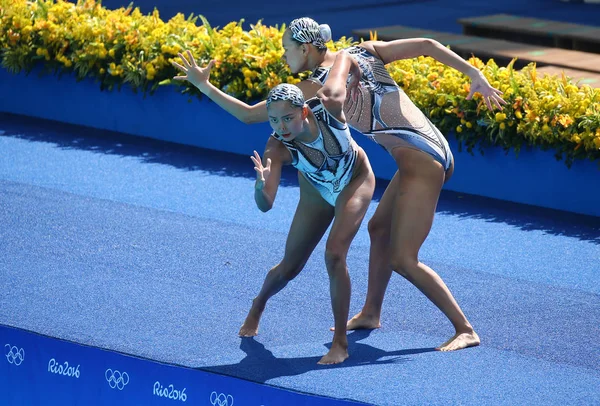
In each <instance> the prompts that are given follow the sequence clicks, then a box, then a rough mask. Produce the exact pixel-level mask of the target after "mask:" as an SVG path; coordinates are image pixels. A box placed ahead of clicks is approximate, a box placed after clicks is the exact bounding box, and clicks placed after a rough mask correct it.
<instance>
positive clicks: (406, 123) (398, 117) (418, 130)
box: [308, 46, 454, 170]
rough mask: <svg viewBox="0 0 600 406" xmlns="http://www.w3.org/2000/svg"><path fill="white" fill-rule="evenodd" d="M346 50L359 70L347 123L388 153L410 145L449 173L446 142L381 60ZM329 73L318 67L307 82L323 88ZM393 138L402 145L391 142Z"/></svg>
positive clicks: (347, 109) (348, 102)
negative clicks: (357, 95)
mask: <svg viewBox="0 0 600 406" xmlns="http://www.w3.org/2000/svg"><path fill="white" fill-rule="evenodd" d="M345 51H346V52H348V53H349V54H350V55H351V56H352V57H353V58H354V60H356V62H357V63H358V65H359V66H360V69H361V71H362V76H361V79H360V81H361V84H362V86H361V88H360V92H359V93H360V95H359V97H358V101H357V102H353V101H352V100H350V99H347V100H346V103H344V114H345V115H346V119H347V120H348V124H349V125H350V126H351V127H352V128H354V129H355V130H357V131H359V132H361V133H363V134H364V135H366V136H367V137H369V138H371V139H372V140H373V141H375V142H376V143H378V144H379V145H381V146H382V147H383V148H385V149H386V150H387V151H388V152H389V153H391V152H392V150H393V149H394V148H395V147H398V146H402V145H403V144H404V145H406V144H410V146H412V147H414V148H416V149H419V150H421V151H424V152H426V153H428V154H429V155H431V156H432V157H433V158H434V159H435V160H436V161H438V162H439V163H440V164H441V165H442V166H443V167H444V169H445V170H448V169H449V168H450V166H451V165H452V162H453V159H454V158H453V156H452V152H451V151H450V146H449V145H448V141H446V138H445V137H444V135H443V134H442V133H441V132H440V131H439V130H438V129H437V127H436V126H435V125H433V123H432V122H431V121H429V119H428V118H427V117H426V116H425V115H424V114H423V112H422V111H421V110H419V108H417V107H416V106H415V105H414V103H413V102H412V101H411V100H410V99H409V97H408V96H407V95H406V93H404V91H403V90H402V89H401V88H400V87H398V85H397V84H396V82H395V81H394V80H393V79H392V77H391V76H390V74H389V73H388V71H387V69H386V68H385V65H384V64H383V61H381V59H379V58H377V57H376V56H374V55H373V54H371V53H370V52H369V51H367V50H366V49H364V48H362V47H360V46H351V47H348V48H346V49H345ZM330 70H331V67H319V68H317V69H316V70H315V71H314V72H313V73H312V75H311V76H310V77H309V78H308V80H312V81H313V82H316V83H319V84H320V85H323V84H325V81H326V80H327V77H328V76H329V72H330ZM384 98H385V99H386V101H385V103H384V102H383V101H384ZM390 98H391V99H390ZM394 139H400V140H403V141H404V143H402V142H398V141H396V142H394Z"/></svg>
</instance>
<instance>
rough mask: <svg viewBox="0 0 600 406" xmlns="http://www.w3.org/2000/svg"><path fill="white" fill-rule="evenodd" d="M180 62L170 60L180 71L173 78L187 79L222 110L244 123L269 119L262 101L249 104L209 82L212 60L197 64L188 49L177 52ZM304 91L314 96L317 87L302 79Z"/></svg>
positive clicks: (308, 95) (307, 95)
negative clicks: (180, 52) (184, 51)
mask: <svg viewBox="0 0 600 406" xmlns="http://www.w3.org/2000/svg"><path fill="white" fill-rule="evenodd" d="M179 57H180V58H181V64H178V63H177V62H172V64H173V66H175V67H176V68H177V69H179V70H180V71H181V73H182V74H180V75H178V76H175V77H174V78H173V79H174V80H180V81H183V80H187V81H188V82H190V83H191V84H192V85H194V86H195V87H196V88H197V89H198V90H200V91H201V92H202V93H204V94H205V95H206V96H207V97H208V98H209V99H211V100H212V101H213V102H215V103H217V105H218V106H219V107H221V108H222V109H223V110H225V111H226V112H228V113H229V114H231V115H232V116H234V117H235V118H237V119H238V120H240V121H241V122H243V123H245V124H255V123H264V122H266V121H269V116H268V114H267V106H266V103H265V102H264V101H261V102H259V103H256V104H254V105H250V104H247V103H244V102H243V101H241V100H238V99H236V98H235V97H233V96H230V95H228V94H227V93H225V92H223V91H222V90H221V89H219V88H217V87H215V86H214V85H213V84H212V83H210V81H209V79H210V71H211V69H212V67H213V65H214V64H215V61H214V60H212V61H210V62H209V63H208V65H206V66H205V67H204V68H202V67H200V66H198V64H197V63H196V60H195V59H194V56H193V55H192V53H191V52H190V51H186V54H185V55H183V54H179ZM297 86H298V87H299V88H300V89H301V90H302V92H303V93H304V97H305V98H307V99H308V98H311V97H314V95H315V93H316V91H317V90H318V87H317V85H316V84H315V83H313V82H310V81H307V80H304V81H302V82H300V83H298V84H297Z"/></svg>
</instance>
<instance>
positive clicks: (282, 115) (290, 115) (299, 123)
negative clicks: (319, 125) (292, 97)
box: [267, 100, 308, 141]
mask: <svg viewBox="0 0 600 406" xmlns="http://www.w3.org/2000/svg"><path fill="white" fill-rule="evenodd" d="M267 112H268V113H269V124H271V128H272V129H273V131H275V132H276V133H277V134H278V135H280V136H281V137H283V139H285V140H286V141H291V140H293V139H294V138H296V137H297V136H298V135H300V134H302V131H303V129H304V119H305V118H306V116H307V114H308V110H307V107H306V106H304V107H298V106H294V105H293V104H292V103H291V102H290V101H288V100H277V101H274V102H271V103H270V104H269V107H268V108H267Z"/></svg>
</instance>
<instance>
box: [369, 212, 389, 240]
mask: <svg viewBox="0 0 600 406" xmlns="http://www.w3.org/2000/svg"><path fill="white" fill-rule="evenodd" d="M367 229H368V230H369V237H370V238H371V241H376V242H378V241H386V240H388V239H389V225H386V223H385V222H384V221H381V220H379V219H378V218H375V217H373V218H371V220H369V224H368V225H367Z"/></svg>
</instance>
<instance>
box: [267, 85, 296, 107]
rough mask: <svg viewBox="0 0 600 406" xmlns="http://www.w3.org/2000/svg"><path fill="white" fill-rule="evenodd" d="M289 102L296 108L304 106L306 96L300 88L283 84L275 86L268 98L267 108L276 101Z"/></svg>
mask: <svg viewBox="0 0 600 406" xmlns="http://www.w3.org/2000/svg"><path fill="white" fill-rule="evenodd" d="M279 100H287V101H289V102H290V103H292V105H294V106H296V107H302V106H304V94H303V93H302V90H300V88H299V87H298V86H294V85H290V84H289V83H282V84H280V85H277V86H275V87H274V88H273V89H271V91H270V92H269V95H268V96H267V108H268V107H269V105H270V104H271V103H272V102H274V101H279Z"/></svg>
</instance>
